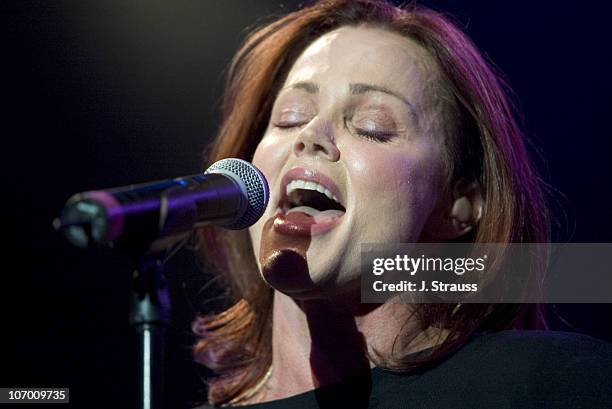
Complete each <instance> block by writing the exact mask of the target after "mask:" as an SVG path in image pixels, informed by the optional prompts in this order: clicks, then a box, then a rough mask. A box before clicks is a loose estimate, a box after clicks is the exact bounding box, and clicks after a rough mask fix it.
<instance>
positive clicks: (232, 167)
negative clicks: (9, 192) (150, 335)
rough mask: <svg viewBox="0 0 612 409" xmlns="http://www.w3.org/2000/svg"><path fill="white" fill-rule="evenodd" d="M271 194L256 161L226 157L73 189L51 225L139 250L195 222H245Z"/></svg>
mask: <svg viewBox="0 0 612 409" xmlns="http://www.w3.org/2000/svg"><path fill="white" fill-rule="evenodd" d="M269 197H270V193H269V188H268V182H267V181H266V178H265V177H264V175H263V174H262V173H261V172H260V171H259V170H258V169H257V168H256V167H255V166H253V165H252V164H250V163H249V162H247V161H244V160H242V159H235V158H228V159H222V160H220V161H218V162H215V163H214V164H213V165H212V166H210V167H209V168H208V169H207V170H206V171H205V172H204V173H202V174H196V175H191V176H184V177H179V178H175V179H166V180H161V181H156V182H151V183H143V184H138V185H130V186H124V187H118V188H113V189H108V190H94V191H88V192H83V193H77V194H75V195H74V196H72V197H71V198H70V199H68V201H67V202H66V205H65V206H64V209H63V210H62V213H61V216H60V217H59V218H57V219H55V220H54V221H53V225H54V227H55V228H56V230H61V231H62V232H63V233H64V235H65V236H66V238H67V239H68V241H70V242H71V243H72V244H73V245H75V246H78V247H83V248H85V247H88V246H90V245H92V243H97V244H108V245H110V246H112V247H118V248H122V249H125V250H127V251H129V252H132V253H134V252H135V253H142V252H144V251H152V250H153V251H157V250H160V249H162V248H167V247H168V246H169V245H171V244H172V243H174V242H176V241H177V240H179V239H181V238H184V237H186V236H187V235H188V234H189V233H190V232H191V231H192V230H193V229H194V228H195V227H199V226H205V225H217V226H221V227H224V228H227V229H233V230H240V229H244V228H247V227H249V226H251V225H252V224H254V223H255V222H256V221H257V220H259V218H260V217H261V216H262V215H263V212H264V210H265V209H266V206H267V205H268V199H269ZM147 249H148V250H147Z"/></svg>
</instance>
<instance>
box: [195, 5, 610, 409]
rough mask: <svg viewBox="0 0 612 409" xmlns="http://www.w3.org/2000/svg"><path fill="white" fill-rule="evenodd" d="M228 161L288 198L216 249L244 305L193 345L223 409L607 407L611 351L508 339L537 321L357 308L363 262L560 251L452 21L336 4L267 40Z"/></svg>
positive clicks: (258, 41) (228, 100)
mask: <svg viewBox="0 0 612 409" xmlns="http://www.w3.org/2000/svg"><path fill="white" fill-rule="evenodd" d="M224 157H240V158H244V159H247V160H251V161H252V162H253V163H254V164H255V165H256V166H257V167H258V168H259V169H261V170H262V172H263V173H264V174H265V176H266V178H267V179H268V182H269V184H270V189H271V198H270V203H269V205H268V208H267V210H266V212H265V214H264V216H263V217H262V218H261V219H260V221H259V222H258V223H257V224H255V225H254V226H252V227H251V228H250V229H249V230H248V232H247V231H241V232H230V231H223V230H216V229H207V230H202V231H201V232H200V237H201V239H202V241H203V245H202V247H203V249H207V250H208V251H207V252H208V254H207V256H208V259H209V260H210V261H211V262H212V263H213V264H214V266H215V267H217V268H218V269H219V270H220V271H221V273H223V274H225V275H226V276H227V277H228V278H229V284H230V285H231V287H232V289H233V290H234V293H235V296H236V303H235V304H234V305H233V306H232V307H231V308H229V309H228V310H226V311H223V312H221V313H219V314H217V315H209V316H203V317H200V318H199V319H198V320H197V321H196V323H195V325H194V328H195V331H196V333H197V334H198V335H199V336H200V341H199V342H198V344H197V345H196V347H195V355H196V358H197V359H198V360H199V361H200V362H202V363H204V364H205V365H207V366H209V367H210V368H211V369H213V370H214V371H215V372H216V374H217V376H216V377H214V378H213V379H212V380H211V381H210V382H209V395H208V400H209V403H210V404H212V405H226V406H234V405H236V406H238V405H249V404H256V406H254V407H275V408H285V407H286V408H290V407H338V406H341V407H380V408H390V407H406V406H408V405H410V406H414V407H441V406H449V405H451V404H452V405H454V406H464V407H474V406H486V407H491V406H501V407H514V406H520V405H524V406H526V407H530V406H533V405H534V404H536V403H537V402H544V403H547V402H548V403H551V402H552V403H553V406H557V404H558V406H562V404H565V405H566V406H570V407H571V406H572V404H573V403H580V404H581V405H583V406H584V407H592V406H593V405H595V404H597V403H599V402H601V401H600V400H599V399H604V401H603V402H604V403H603V404H604V405H605V404H606V402H607V403H610V388H609V387H608V386H607V384H605V383H603V382H604V381H603V378H602V376H603V374H604V372H605V370H604V369H603V368H606V367H607V365H610V362H611V361H610V360H611V358H610V355H611V353H610V348H609V346H607V345H602V344H601V343H598V342H596V341H594V340H591V339H587V338H568V337H565V338H563V339H560V338H559V337H558V336H553V335H546V334H545V333H540V332H537V333H534V332H530V333H527V332H525V333H523V332H495V331H499V330H502V329H519V328H542V327H543V321H542V319H541V314H540V310H539V308H538V306H535V305H518V304H513V305H508V304H465V305H461V304H457V303H455V304H419V305H409V304H391V303H386V304H381V305H376V304H362V303H361V301H360V292H359V277H360V265H359V264H360V253H359V251H360V244H361V243H383V244H384V243H389V244H391V243H414V242H449V241H460V242H484V243H510V242H546V240H547V237H548V218H547V215H546V208H545V206H544V203H543V198H542V193H541V188H540V182H539V180H538V178H537V176H536V175H535V173H534V170H533V166H532V165H531V164H530V161H529V159H528V157H527V153H526V150H525V147H524V141H523V138H522V135H521V133H520V131H519V129H518V127H517V125H516V123H515V120H514V118H513V115H512V111H511V108H510V106H509V103H508V100H507V97H506V95H505V93H504V90H503V84H502V83H501V81H500V78H499V76H497V75H496V74H495V73H494V72H493V70H492V69H491V67H490V66H489V65H488V64H487V63H486V62H485V61H484V59H483V58H482V57H481V56H480V54H479V53H478V51H477V50H476V48H475V47H474V45H473V44H472V43H471V42H470V41H469V39H468V38H467V37H466V36H465V35H464V34H463V33H462V32H461V31H460V30H459V29H457V28H456V27H455V26H454V25H453V24H452V23H450V22H449V21H448V20H447V19H446V18H445V17H443V16H442V15H440V14H438V13H436V12H433V11H431V10H428V9H425V8H421V7H416V6H411V7H408V8H405V9H400V8H396V7H394V6H392V5H390V4H388V3H386V2H384V1H367V0H358V1H343V0H333V1H321V2H318V3H316V4H314V5H312V6H309V7H305V8H303V9H301V10H298V11H296V12H294V13H291V14H289V15H287V16H285V17H283V18H281V19H279V20H277V21H275V22H273V23H271V24H269V25H267V26H265V27H263V28H261V29H259V30H257V31H255V32H254V33H253V34H251V36H250V37H249V38H248V39H247V41H246V43H245V44H244V46H243V47H242V48H241V50H240V51H239V53H238V54H237V56H236V57H235V59H234V61H233V64H232V67H231V70H230V72H229V77H228V81H227V85H226V90H225V96H224V104H223V122H222V126H221V129H220V132H219V134H218V137H217V139H216V141H215V142H214V145H213V147H212V150H211V152H210V155H209V158H210V161H211V162H214V161H216V160H218V159H221V158H224ZM543 256H544V255H536V257H535V260H534V261H535V262H534V263H533V264H534V265H535V266H538V265H541V263H542V262H543V259H542V257H543ZM539 270H540V269H539V268H537V267H534V271H533V276H534V277H535V276H536V275H537V274H538V271H539ZM485 333H487V334H485ZM570 357H572V358H573V360H570ZM559 362H560V363H561V365H562V366H566V368H565V369H568V368H569V369H570V370H572V371H578V373H580V375H579V376H575V375H574V376H567V374H566V372H561V368H560V367H557V366H555V363H559ZM372 368H374V369H372ZM587 369H588V371H589V372H587V373H586V374H585V373H583V372H585V370H587ZM399 374H402V375H399ZM608 374H609V370H608ZM559 375H563V376H559ZM570 384H571V385H573V391H575V392H576V394H575V395H574V394H572V393H568V390H567V386H568V385H570ZM595 393H599V396H595V395H594V394H595ZM602 393H605V394H602ZM574 398H575V399H578V400H577V401H571V399H574ZM568 399H570V400H568ZM606 399H607V401H606ZM408 402H410V403H408ZM258 403H259V405H257V404H258ZM555 403H556V404H555Z"/></svg>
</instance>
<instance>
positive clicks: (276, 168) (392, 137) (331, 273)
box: [249, 26, 444, 298]
mask: <svg viewBox="0 0 612 409" xmlns="http://www.w3.org/2000/svg"><path fill="white" fill-rule="evenodd" d="M438 78H439V76H438V70H437V67H436V66H435V63H434V62H433V61H432V59H431V57H429V55H428V54H427V52H426V51H425V50H424V49H422V48H421V47H420V46H419V45H417V44H416V43H415V42H413V41H412V40H410V39H408V38H405V37H403V36H401V35H399V34H395V33H392V32H390V31H386V30H384V29H380V28H374V27H364V26H361V27H341V28H339V29H337V30H335V31H332V32H330V33H328V34H326V35H324V36H322V37H320V38H319V39H317V40H316V41H315V42H314V43H312V44H311V45H310V46H309V47H308V48H307V49H306V50H305V51H304V52H303V53H302V54H301V56H300V57H299V58H298V59H297V61H296V62H295V64H294V65H293V67H292V69H291V70H290V72H289V74H288V77H287V80H286V82H285V83H284V85H283V87H282V89H281V91H280V92H279V94H278V97H277V99H276V101H275V103H274V107H273V110H272V115H271V118H270V122H269V125H268V128H267V130H266V132H265V135H264V137H263V138H262V140H261V142H260V143H259V145H258V147H257V150H256V151H255V156H254V159H253V163H254V164H255V165H256V166H257V167H258V168H259V169H261V171H262V172H263V173H264V174H265V176H266V178H267V179H268V182H269V184H270V190H271V195H270V202H269V204H268V208H267V209H266V212H265V214H264V216H263V217H262V218H261V219H260V220H259V222H258V223H256V224H255V225H254V226H252V227H251V228H250V229H249V233H250V235H251V239H252V242H253V248H254V251H255V257H256V259H257V261H258V265H259V267H260V271H261V273H262V275H263V277H264V279H265V280H266V281H267V282H268V283H269V284H270V285H272V286H273V287H274V288H276V289H278V290H280V291H282V292H285V293H287V294H290V295H292V296H294V297H296V298H316V297H321V296H326V297H329V296H330V295H331V294H339V293H342V292H346V291H348V290H351V289H355V288H358V287H357V285H358V283H359V277H360V248H361V243H397V242H416V241H418V240H419V237H420V236H421V233H422V231H423V228H424V226H425V224H426V222H427V220H428V218H429V217H430V215H431V214H432V211H433V209H434V207H435V205H436V201H437V199H438V194H439V191H440V188H441V185H440V183H441V180H442V170H443V157H444V154H443V143H442V142H443V141H442V133H441V129H442V124H441V122H442V117H443V115H442V110H441V104H440V103H439V102H438V101H437V100H438V99H437V98H436V97H435V89H436V84H437V83H438V81H439V79H438Z"/></svg>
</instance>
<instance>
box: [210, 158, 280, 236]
mask: <svg viewBox="0 0 612 409" xmlns="http://www.w3.org/2000/svg"><path fill="white" fill-rule="evenodd" d="M205 173H221V174H224V175H227V176H230V177H232V178H233V179H234V180H235V181H237V182H238V183H239V184H241V185H242V186H243V187H244V189H245V190H246V192H244V193H245V194H246V199H247V206H246V209H245V211H244V213H243V214H242V216H241V217H239V218H238V219H237V220H234V221H233V222H232V223H230V224H228V225H225V226H223V227H225V228H227V229H232V230H241V229H245V228H247V227H249V226H251V225H252V224H254V223H255V222H257V220H259V218H260V217H261V216H262V215H263V213H264V211H265V210H266V207H267V206H268V199H269V198H270V189H269V188H268V182H267V181H266V178H265V176H264V175H263V173H261V172H260V171H259V169H257V168H256V167H255V166H253V165H252V164H251V163H249V162H247V161H245V160H242V159H236V158H227V159H221V160H219V161H217V162H215V163H213V164H212V165H211V166H210V167H209V168H208V169H206V172H205Z"/></svg>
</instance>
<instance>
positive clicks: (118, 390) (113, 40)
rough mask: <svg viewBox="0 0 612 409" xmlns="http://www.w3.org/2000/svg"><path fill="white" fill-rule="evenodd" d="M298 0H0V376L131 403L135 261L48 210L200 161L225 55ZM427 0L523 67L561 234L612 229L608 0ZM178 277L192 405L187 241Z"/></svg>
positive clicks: (81, 402)
mask: <svg viewBox="0 0 612 409" xmlns="http://www.w3.org/2000/svg"><path fill="white" fill-rule="evenodd" d="M296 3H297V2H295V1H289V2H284V6H282V5H280V3H279V2H278V1H272V0H268V1H264V0H259V1H237V0H231V1H230V0H224V1H159V0H150V1H144V0H141V1H132V2H124V1H77V0H75V1H72V2H61V1H25V0H24V1H13V2H2V3H1V5H0V10H1V13H2V24H1V30H2V35H1V40H0V41H1V42H2V56H1V58H2V60H1V61H2V62H1V67H0V69H1V78H2V94H3V97H4V98H3V99H4V107H3V115H2V118H3V120H2V123H1V125H0V126H1V128H0V129H1V135H2V144H3V149H2V152H3V155H2V158H3V160H2V165H3V169H4V171H3V174H4V176H5V177H6V179H5V180H6V181H7V182H8V188H7V189H5V192H4V194H3V197H4V200H3V216H4V217H3V226H7V227H8V229H7V230H5V232H6V233H5V234H4V235H3V236H4V242H5V245H4V246H3V248H4V252H3V253H4V268H3V271H2V275H1V276H0V277H2V279H1V282H2V284H1V286H0V289H1V290H0V291H1V293H0V299H1V300H2V304H0V311H1V314H2V315H1V316H0V317H1V318H2V321H1V325H2V326H1V327H0V328H1V334H2V348H1V349H0V351H1V354H0V375H1V382H0V386H3V387H9V386H41V387H49V386H55V387H61V386H66V387H70V389H71V401H72V402H71V404H70V406H73V407H87V408H93V407H134V406H135V402H136V399H137V393H138V387H137V383H136V368H137V367H136V363H135V362H134V361H135V359H134V355H135V351H136V345H135V337H134V335H133V334H132V332H131V329H130V327H129V326H128V323H127V313H128V300H129V298H128V297H129V286H130V273H131V269H130V265H129V263H128V261H127V260H125V259H123V258H122V257H120V256H118V255H116V254H114V253H112V252H111V251H110V250H104V249H97V250H91V251H83V250H78V249H75V248H72V247H70V246H69V245H68V244H67V243H66V242H65V241H64V240H63V239H62V238H61V237H60V236H59V235H58V234H56V233H55V232H54V231H53V229H52V228H51V221H52V219H53V218H54V217H56V216H57V215H58V214H59V212H60V210H61V208H62V206H63V203H64V201H65V200H66V199H67V198H68V197H69V196H70V195H72V194H73V193H75V192H79V191H83V190H91V189H96V188H106V187H112V186H121V185H126V184H131V183H136V182H144V181H149V180H156V179H162V178H167V177H173V176H180V175H186V174H192V173H197V172H198V171H200V170H201V168H202V163H203V162H202V157H201V153H200V152H201V151H202V149H203V148H204V146H205V144H206V142H207V140H208V138H209V137H210V136H211V135H213V134H214V132H215V129H216V125H217V109H218V104H219V96H220V91H221V84H222V79H223V72H224V69H225V68H226V66H227V64H228V62H229V60H230V59H231V56H232V55H233V53H234V52H235V51H236V50H237V48H238V46H239V43H240V41H241V39H242V38H243V37H244V34H245V32H246V27H248V26H252V25H253V24H255V23H257V22H261V21H263V20H262V18H263V17H264V16H267V15H270V14H273V13H282V12H283V11H284V10H288V9H293V8H295V6H296ZM426 4H429V5H433V6H434V7H436V8H438V9H441V10H444V11H447V12H449V13H451V14H453V15H454V16H456V17H457V18H458V20H459V21H460V22H461V24H462V25H463V26H464V27H465V28H466V29H467V31H468V33H469V34H470V35H471V36H472V38H473V39H474V41H475V42H476V44H477V45H478V46H479V47H480V48H481V49H482V50H483V51H484V52H485V53H486V55H487V56H488V57H490V59H491V60H492V61H494V62H495V64H496V65H497V66H498V67H500V68H501V69H502V70H503V71H504V72H505V73H506V74H507V76H508V77H509V78H510V82H511V84H512V86H513V88H514V90H515V92H516V94H517V96H518V99H519V101H520V103H521V108H522V110H523V112H524V117H525V128H526V130H527V134H528V135H529V137H530V140H531V141H532V142H533V144H534V145H535V147H536V151H537V152H539V153H538V154H539V155H540V156H541V158H540V159H539V164H540V167H541V171H542V174H543V176H544V178H545V179H546V180H547V181H548V183H550V184H551V185H552V186H554V187H555V188H556V190H557V193H555V194H554V195H553V197H552V198H551V206H552V207H553V209H554V212H555V215H556V218H557V220H558V226H557V228H556V236H555V239H556V241H574V242H612V210H611V205H610V203H611V199H612V194H611V191H610V190H611V189H610V186H611V183H610V177H611V176H612V170H611V159H612V158H611V154H612V142H611V138H610V137H611V136H612V132H610V127H611V120H612V110H611V108H612V104H611V103H610V97H611V95H612V79H611V74H612V46H611V45H610V39H611V37H612V36H611V35H610V33H611V28H610V23H609V17H608V14H607V10H605V9H604V8H603V6H601V5H600V3H599V2H595V1H587V2H580V3H576V2H569V1H568V2H530V1H526V0H521V1H512V2H483V3H475V2H464V1H436V2H431V1H430V2H427V3H426ZM168 279H169V281H170V289H171V296H172V302H173V307H174V309H173V315H172V318H173V322H172V327H171V328H170V329H169V332H168V345H167V347H168V348H167V354H166V355H167V357H166V361H167V373H166V376H167V381H166V389H167V399H168V402H169V405H168V407H173V408H183V407H188V406H189V405H190V404H192V403H194V402H197V401H198V399H201V398H202V396H203V395H202V392H203V391H204V386H203V383H202V382H201V380H200V377H202V376H206V372H205V371H203V370H201V369H198V368H197V366H196V365H195V364H192V363H191V358H190V354H189V345H190V344H191V343H192V341H193V339H192V338H191V336H190V320H191V319H192V318H193V316H194V314H195V312H196V311H197V310H198V309H200V308H201V306H202V303H203V302H204V300H205V299H206V298H207V297H208V296H209V294H208V293H207V292H206V291H200V288H201V287H202V285H203V284H204V283H205V282H206V275H205V273H203V272H200V271H199V269H198V268H197V266H196V264H195V262H194V260H193V256H192V255H191V254H190V253H189V252H182V253H180V254H179V255H178V256H177V257H176V258H175V259H173V260H172V261H171V262H170V263H169V266H168ZM611 312H612V309H611V308H610V305H558V306H554V308H553V309H552V311H551V322H552V326H553V327H554V328H556V329H562V330H569V331H577V332H583V333H587V334H590V335H592V336H596V337H599V338H603V339H606V340H608V341H612V330H611V329H610V322H611V320H610V318H609V317H610V316H611V314H610V313H611ZM560 317H561V318H560ZM562 319H564V320H566V321H567V323H563V322H562Z"/></svg>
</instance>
